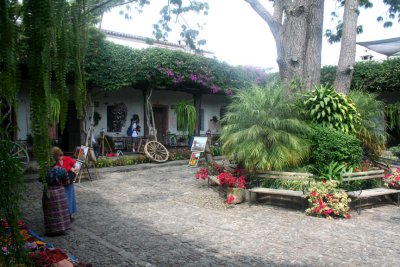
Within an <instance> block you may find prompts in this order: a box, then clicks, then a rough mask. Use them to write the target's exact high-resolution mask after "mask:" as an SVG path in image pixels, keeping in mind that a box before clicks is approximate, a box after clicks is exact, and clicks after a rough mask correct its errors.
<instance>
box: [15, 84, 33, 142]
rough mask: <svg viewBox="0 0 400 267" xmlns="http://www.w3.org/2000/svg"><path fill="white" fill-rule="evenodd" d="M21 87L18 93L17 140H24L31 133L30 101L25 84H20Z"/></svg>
mask: <svg viewBox="0 0 400 267" xmlns="http://www.w3.org/2000/svg"><path fill="white" fill-rule="evenodd" d="M21 87H22V88H21V90H20V91H19V92H18V107H17V126H18V132H17V139H18V140H26V139H27V135H28V134H30V133H31V118H30V101H29V93H28V90H26V89H25V88H26V83H24V82H22V86H21Z"/></svg>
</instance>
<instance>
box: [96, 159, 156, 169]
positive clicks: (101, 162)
mask: <svg viewBox="0 0 400 267" xmlns="http://www.w3.org/2000/svg"><path fill="white" fill-rule="evenodd" d="M146 162H149V160H148V159H147V158H146V157H145V156H135V157H132V156H122V157H112V158H107V157H100V158H98V159H97V162H96V167H97V168H104V167H113V166H126V165H135V164H140V163H146Z"/></svg>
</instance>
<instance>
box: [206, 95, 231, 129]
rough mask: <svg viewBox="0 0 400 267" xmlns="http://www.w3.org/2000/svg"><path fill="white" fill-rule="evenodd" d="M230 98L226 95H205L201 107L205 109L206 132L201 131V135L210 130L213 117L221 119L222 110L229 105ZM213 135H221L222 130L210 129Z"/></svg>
mask: <svg viewBox="0 0 400 267" xmlns="http://www.w3.org/2000/svg"><path fill="white" fill-rule="evenodd" d="M229 102H230V101H229V97H226V96H224V95H213V94H211V95H203V98H202V101H201V106H202V108H203V109H204V131H201V132H200V133H201V134H205V133H206V131H207V130H208V129H209V128H210V126H211V125H210V120H211V119H212V117H213V116H216V117H217V118H218V121H219V120H220V119H221V118H220V116H219V115H220V110H221V108H222V107H223V106H226V105H228V104H229ZM210 130H211V133H212V134H220V133H221V132H220V130H219V131H218V130H214V129H213V128H211V129H210Z"/></svg>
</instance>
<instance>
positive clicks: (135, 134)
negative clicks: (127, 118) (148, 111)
mask: <svg viewBox="0 0 400 267" xmlns="http://www.w3.org/2000/svg"><path fill="white" fill-rule="evenodd" d="M135 115H136V114H135ZM135 115H134V116H133V118H132V119H131V126H130V127H131V128H132V135H131V137H132V152H136V146H137V141H138V139H139V132H140V126H139V116H138V115H136V116H135Z"/></svg>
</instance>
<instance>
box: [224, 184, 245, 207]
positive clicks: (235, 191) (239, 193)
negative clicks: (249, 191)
mask: <svg viewBox="0 0 400 267" xmlns="http://www.w3.org/2000/svg"><path fill="white" fill-rule="evenodd" d="M231 195H233V196H234V197H235V199H234V200H233V201H232V202H231V204H239V203H242V202H243V201H244V200H245V189H242V188H228V189H227V191H226V199H229V196H231Z"/></svg>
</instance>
